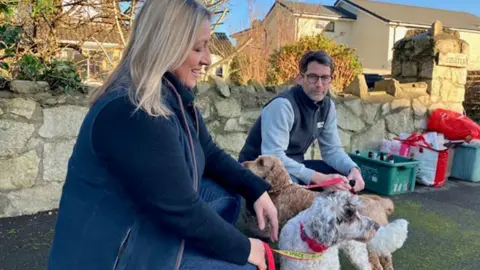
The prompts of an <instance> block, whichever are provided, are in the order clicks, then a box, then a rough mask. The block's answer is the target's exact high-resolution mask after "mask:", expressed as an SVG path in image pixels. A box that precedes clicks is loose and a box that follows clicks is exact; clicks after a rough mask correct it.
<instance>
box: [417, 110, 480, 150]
mask: <svg viewBox="0 0 480 270" xmlns="http://www.w3.org/2000/svg"><path fill="white" fill-rule="evenodd" d="M427 129H428V130H430V131H436V132H440V133H443V135H445V137H446V138H448V139H450V140H465V141H467V142H468V141H471V140H472V139H480V126H479V125H478V124H477V123H475V122H474V121H473V120H472V119H470V118H468V117H467V116H465V115H463V114H460V113H457V112H454V111H450V110H445V109H436V110H434V111H433V112H432V113H431V114H430V117H429V118H428V123H427Z"/></svg>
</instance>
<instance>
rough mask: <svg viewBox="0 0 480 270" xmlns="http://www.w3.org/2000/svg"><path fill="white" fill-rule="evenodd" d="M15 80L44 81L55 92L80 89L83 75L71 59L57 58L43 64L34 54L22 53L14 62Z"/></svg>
mask: <svg viewBox="0 0 480 270" xmlns="http://www.w3.org/2000/svg"><path fill="white" fill-rule="evenodd" d="M16 69H17V70H16V72H15V76H14V78H15V79H17V80H30V81H46V82H48V84H49V85H50V89H51V90H52V91H54V92H56V93H68V92H72V91H77V90H81V89H80V88H81V84H80V83H81V82H82V78H83V76H80V75H81V74H80V72H79V71H78V70H77V68H76V67H75V65H74V64H73V63H72V62H71V61H65V60H57V59H53V60H52V61H50V62H48V63H46V64H44V63H42V61H40V60H39V59H38V58H37V57H36V56H34V55H31V54H26V55H24V56H23V57H22V58H21V59H20V61H19V62H18V63H17V64H16Z"/></svg>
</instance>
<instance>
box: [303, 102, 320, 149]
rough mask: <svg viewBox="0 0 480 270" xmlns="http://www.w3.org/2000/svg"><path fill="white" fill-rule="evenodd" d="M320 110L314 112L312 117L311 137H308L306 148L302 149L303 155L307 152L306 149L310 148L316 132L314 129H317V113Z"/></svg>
mask: <svg viewBox="0 0 480 270" xmlns="http://www.w3.org/2000/svg"><path fill="white" fill-rule="evenodd" d="M319 110H320V109H317V110H316V111H315V114H314V115H313V130H312V131H313V134H312V136H311V137H310V139H309V140H308V143H307V146H306V147H305V148H304V149H303V151H302V152H303V153H305V152H307V150H308V148H309V147H310V145H311V144H312V142H313V141H314V140H315V132H316V129H317V124H316V122H317V121H318V119H317V118H318V117H317V114H318V112H319Z"/></svg>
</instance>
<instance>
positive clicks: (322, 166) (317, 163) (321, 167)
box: [303, 160, 339, 174]
mask: <svg viewBox="0 0 480 270" xmlns="http://www.w3.org/2000/svg"><path fill="white" fill-rule="evenodd" d="M303 164H304V165H305V167H307V168H309V169H312V170H314V171H316V172H319V173H323V174H338V173H339V172H338V171H337V170H335V169H334V168H332V167H331V166H330V165H328V164H327V163H325V161H323V160H305V161H304V162H303Z"/></svg>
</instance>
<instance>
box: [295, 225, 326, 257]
mask: <svg viewBox="0 0 480 270" xmlns="http://www.w3.org/2000/svg"><path fill="white" fill-rule="evenodd" d="M300 237H301V238H302V240H303V241H304V242H306V243H307V245H308V247H309V248H310V249H311V250H312V251H314V252H319V253H320V252H325V251H326V250H327V249H328V247H327V246H325V245H322V244H320V243H318V242H317V241H315V240H313V239H312V238H310V237H309V236H308V235H307V234H306V233H305V229H304V228H303V224H302V223H300Z"/></svg>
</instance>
